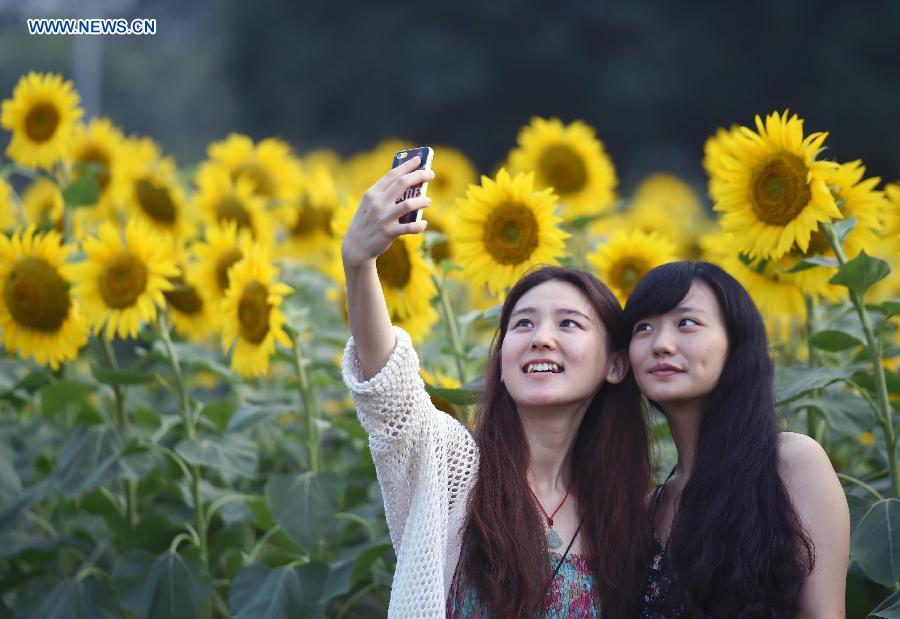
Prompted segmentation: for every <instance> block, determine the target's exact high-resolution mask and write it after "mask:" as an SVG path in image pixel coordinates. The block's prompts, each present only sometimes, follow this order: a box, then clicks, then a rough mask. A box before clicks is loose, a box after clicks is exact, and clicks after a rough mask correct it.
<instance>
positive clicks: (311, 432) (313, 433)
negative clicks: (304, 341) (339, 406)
mask: <svg viewBox="0 0 900 619" xmlns="http://www.w3.org/2000/svg"><path fill="white" fill-rule="evenodd" d="M291 338H292V339H293V341H294V370H295V371H296V372H297V381H298V382H299V383H300V399H301V401H302V402H303V413H304V416H303V419H304V421H305V423H306V450H307V452H308V454H309V470H310V471H312V472H313V473H318V472H319V430H318V427H317V426H316V420H317V418H318V416H319V402H318V399H317V398H316V393H315V390H314V389H313V388H312V385H311V384H310V382H309V377H308V376H307V374H306V368H305V367H304V366H303V348H302V347H301V346H300V333H298V332H296V331H291Z"/></svg>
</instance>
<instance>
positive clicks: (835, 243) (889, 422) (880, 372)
mask: <svg viewBox="0 0 900 619" xmlns="http://www.w3.org/2000/svg"><path fill="white" fill-rule="evenodd" d="M819 228H820V229H821V231H822V234H824V235H825V238H826V239H828V243H829V244H830V245H831V248H832V249H833V250H834V254H835V256H836V257H837V259H838V262H839V263H840V265H841V266H843V265H845V264H846V263H847V255H846V254H845V253H844V248H843V247H841V243H840V241H839V240H838V238H837V233H836V232H835V230H834V227H833V226H832V225H831V224H830V223H822V224H819ZM848 290H849V292H850V302H851V303H852V304H853V308H854V309H855V310H856V313H857V315H858V316H859V321H860V323H861V324H862V328H863V333H864V334H865V337H866V348H867V349H868V351H869V356H870V357H871V359H872V365H873V366H874V370H875V371H874V374H875V393H876V395H877V396H878V398H877V402H876V403H877V405H878V409H877V415H876V416H877V417H878V421H879V423H880V425H881V430H882V432H883V433H884V444H885V446H886V448H887V459H888V468H889V469H890V472H891V493H892V496H895V497H900V469H898V467H897V437H896V433H895V431H894V420H893V411H892V410H891V402H890V399H889V397H888V390H887V380H886V379H885V375H884V365H883V364H882V363H881V351H880V350H879V346H878V340H877V339H876V337H875V331H874V329H872V321H871V320H870V318H869V313H868V311H867V310H866V305H865V303H864V302H863V298H862V296H861V295H859V294H857V293H856V291H854V290H852V289H849V288H848Z"/></svg>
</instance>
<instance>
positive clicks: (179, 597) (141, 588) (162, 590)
mask: <svg viewBox="0 0 900 619" xmlns="http://www.w3.org/2000/svg"><path fill="white" fill-rule="evenodd" d="M113 588H114V589H115V591H116V595H117V597H118V598H119V603H120V604H121V605H122V606H123V607H125V608H126V609H128V610H130V611H131V612H133V613H134V614H135V615H137V616H138V617H140V618H141V619H193V618H194V617H195V616H196V609H197V607H198V606H199V605H200V604H201V603H202V602H203V601H204V600H205V599H206V598H207V597H209V594H210V591H211V590H212V583H211V582H210V580H209V577H208V576H207V575H206V574H205V573H204V572H203V567H202V566H201V564H200V560H199V559H197V558H196V557H195V556H193V555H180V554H176V553H174V552H166V553H164V554H162V555H160V556H158V557H156V556H154V555H152V554H151V553H149V552H147V551H146V550H129V551H127V552H125V553H124V554H123V555H122V556H121V557H119V560H118V561H117V562H116V565H115V567H114V568H113Z"/></svg>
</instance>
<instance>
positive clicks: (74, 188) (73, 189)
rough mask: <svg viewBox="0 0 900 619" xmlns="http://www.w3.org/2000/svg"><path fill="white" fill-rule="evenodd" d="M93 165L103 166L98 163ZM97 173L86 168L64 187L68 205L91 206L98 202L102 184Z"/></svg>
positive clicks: (64, 199) (63, 192) (64, 198)
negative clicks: (98, 181)
mask: <svg viewBox="0 0 900 619" xmlns="http://www.w3.org/2000/svg"><path fill="white" fill-rule="evenodd" d="M93 165H96V166H97V167H98V168H99V167H101V166H99V165H98V164H93ZM96 174H97V172H96V171H95V170H92V169H85V171H84V172H83V173H82V176H80V177H79V178H77V179H76V180H74V181H72V182H71V183H69V184H68V185H66V186H65V187H64V188H63V190H62V196H63V201H64V202H65V203H66V206H70V207H79V206H90V205H92V204H96V203H97V200H99V199H100V185H99V184H98V183H97V179H96Z"/></svg>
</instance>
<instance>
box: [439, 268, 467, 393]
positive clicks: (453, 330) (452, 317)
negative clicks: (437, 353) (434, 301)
mask: <svg viewBox="0 0 900 619" xmlns="http://www.w3.org/2000/svg"><path fill="white" fill-rule="evenodd" d="M432 279H433V280H434V285H435V286H436V287H437V289H438V295H439V297H440V300H441V310H442V313H443V315H444V321H445V322H446V323H447V332H448V333H449V334H450V345H451V346H453V358H454V359H455V360H456V373H457V375H458V377H459V384H460V385H464V384H466V370H465V365H464V364H463V359H464V358H465V355H466V350H465V347H464V346H463V343H462V338H461V337H460V334H459V323H458V322H457V321H456V314H455V313H454V311H453V306H452V305H451V304H450V298H449V297H448V296H447V285H446V280H444V281H441V280H440V279H439V278H438V277H437V276H432Z"/></svg>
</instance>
